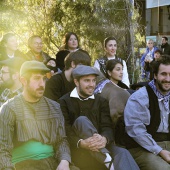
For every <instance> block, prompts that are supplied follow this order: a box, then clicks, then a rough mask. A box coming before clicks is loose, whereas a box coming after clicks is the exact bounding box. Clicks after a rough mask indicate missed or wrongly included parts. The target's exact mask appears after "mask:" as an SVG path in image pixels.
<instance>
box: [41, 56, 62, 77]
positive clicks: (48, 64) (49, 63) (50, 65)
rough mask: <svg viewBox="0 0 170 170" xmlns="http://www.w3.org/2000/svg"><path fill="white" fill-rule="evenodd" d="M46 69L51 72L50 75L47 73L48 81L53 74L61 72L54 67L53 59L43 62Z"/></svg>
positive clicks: (54, 61)
mask: <svg viewBox="0 0 170 170" xmlns="http://www.w3.org/2000/svg"><path fill="white" fill-rule="evenodd" d="M44 64H45V65H46V67H47V68H49V69H50V70H51V72H50V73H47V78H48V79H50V78H51V76H54V75H55V74H57V73H59V72H61V70H60V69H58V68H57V66H56V59H54V58H49V59H48V60H47V61H46V62H44Z"/></svg>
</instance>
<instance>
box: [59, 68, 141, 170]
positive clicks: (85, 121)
mask: <svg viewBox="0 0 170 170" xmlns="http://www.w3.org/2000/svg"><path fill="white" fill-rule="evenodd" d="M72 75H73V79H74V82H75V84H76V87H75V88H74V89H73V91H71V92H70V93H67V94H65V95H64V96H62V97H61V98H60V99H59V103H60V106H61V110H62V112H63V115H64V118H65V126H66V134H67V136H68V141H69V143H70V148H71V154H72V160H73V162H74V163H75V165H76V166H78V167H79V168H80V169H83V170H94V169H98V170H104V169H110V170H113V169H114V168H115V169H116V170H133V169H134V170H138V169H139V168H138V166H137V164H136V163H135V161H134V160H133V158H132V156H131V155H130V154H129V152H128V151H127V150H126V149H123V148H120V147H117V146H114V145H113V142H114V139H113V129H112V121H111V117H110V112H109V105H108V101H107V100H106V99H104V98H102V97H101V96H99V95H94V94H93V92H94V89H95V86H96V77H97V76H98V72H97V71H96V70H95V69H93V68H92V67H90V66H85V65H79V66H77V67H76V68H75V69H74V70H73V72H72Z"/></svg>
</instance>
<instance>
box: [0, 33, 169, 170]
mask: <svg viewBox="0 0 170 170" xmlns="http://www.w3.org/2000/svg"><path fill="white" fill-rule="evenodd" d="M4 37H5V36H4ZM9 37H10V36H9ZM9 37H8V38H4V39H3V41H2V44H3V50H2V51H0V53H1V55H0V69H1V71H0V87H1V89H3V90H2V92H1V94H0V169H4V170H12V169H16V170H21V169H22V170H45V169H49V170H94V169H97V170H107V169H109V170H140V169H141V170H152V169H153V170H161V169H164V170H168V169H170V165H169V163H170V147H169V146H170V126H169V119H170V118H169V113H170V56H168V55H165V56H163V55H162V56H161V57H160V58H159V57H155V61H153V62H152V64H151V65H152V67H151V66H150V65H149V66H148V68H150V69H152V73H153V75H152V76H153V80H151V81H150V82H149V83H148V84H147V85H146V86H144V87H142V88H140V89H139V90H137V91H133V94H132V92H131V91H130V89H129V86H130V83H129V78H128V72H127V67H126V63H125V61H124V60H122V59H121V58H120V57H118V56H117V55H116V50H117V42H116V39H115V38H114V37H108V38H106V39H105V40H104V49H105V52H106V55H105V56H103V57H101V58H99V59H97V60H96V61H95V64H94V67H92V66H91V57H90V55H89V54H88V52H87V51H85V50H82V49H80V47H79V40H78V37H77V35H76V34H75V33H72V32H69V33H67V34H66V35H65V39H64V45H63V46H62V48H61V49H60V51H59V52H58V53H57V54H56V58H51V57H50V56H49V55H48V54H47V53H45V52H43V51H42V39H41V37H39V36H32V37H30V38H29V40H28V46H29V48H30V51H29V52H28V53H27V54H22V53H21V52H19V51H18V49H17V45H16V44H15V43H14V42H16V37H15V35H12V37H10V38H9ZM14 44H15V45H14ZM157 52H160V51H158V50H157ZM155 53H156V51H155ZM5 54H6V55H5ZM19 54H21V55H19ZM156 58H159V59H158V60H157V59H156ZM119 120H123V122H121V124H119V123H120V121H119ZM120 126H121V128H123V133H122V136H121V135H119V136H120V137H122V140H123V146H122V143H119V142H116V141H118V140H116V139H115V138H116V134H117V133H121V132H120V131H118V130H119V129H118V128H117V127H120Z"/></svg>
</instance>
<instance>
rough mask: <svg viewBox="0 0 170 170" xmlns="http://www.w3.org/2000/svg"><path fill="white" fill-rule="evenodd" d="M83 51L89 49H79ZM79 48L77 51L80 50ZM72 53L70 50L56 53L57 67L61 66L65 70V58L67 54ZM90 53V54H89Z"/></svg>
mask: <svg viewBox="0 0 170 170" xmlns="http://www.w3.org/2000/svg"><path fill="white" fill-rule="evenodd" d="M78 50H79V51H81V52H84V53H87V54H88V52H87V51H85V50H82V49H78ZM78 50H77V51H78ZM69 53H70V51H69V50H61V51H59V52H58V53H57V54H56V63H57V68H59V69H60V70H64V68H65V64H64V59H65V58H66V56H67V55H68V54H69ZM88 55H89V54H88Z"/></svg>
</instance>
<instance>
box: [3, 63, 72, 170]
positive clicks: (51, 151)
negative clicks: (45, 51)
mask: <svg viewBox="0 0 170 170" xmlns="http://www.w3.org/2000/svg"><path fill="white" fill-rule="evenodd" d="M49 71H50V70H49V69H48V68H47V67H46V66H45V65H44V64H43V63H42V62H39V61H26V62H24V63H23V64H22V66H21V69H20V80H21V83H22V85H23V92H22V94H19V95H17V96H15V97H14V98H12V99H10V100H8V101H7V102H6V103H4V104H3V105H2V107H1V108H0V169H4V170H12V169H16V170H47V169H48V170H70V169H71V168H70V167H69V162H71V158H70V150H69V147H68V144H67V140H66V135H65V129H64V118H63V115H62V112H61V109H60V107H59V104H58V103H56V102H55V101H52V100H50V99H48V98H46V97H43V93H44V88H45V81H46V73H47V72H49ZM73 169H74V167H73Z"/></svg>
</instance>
